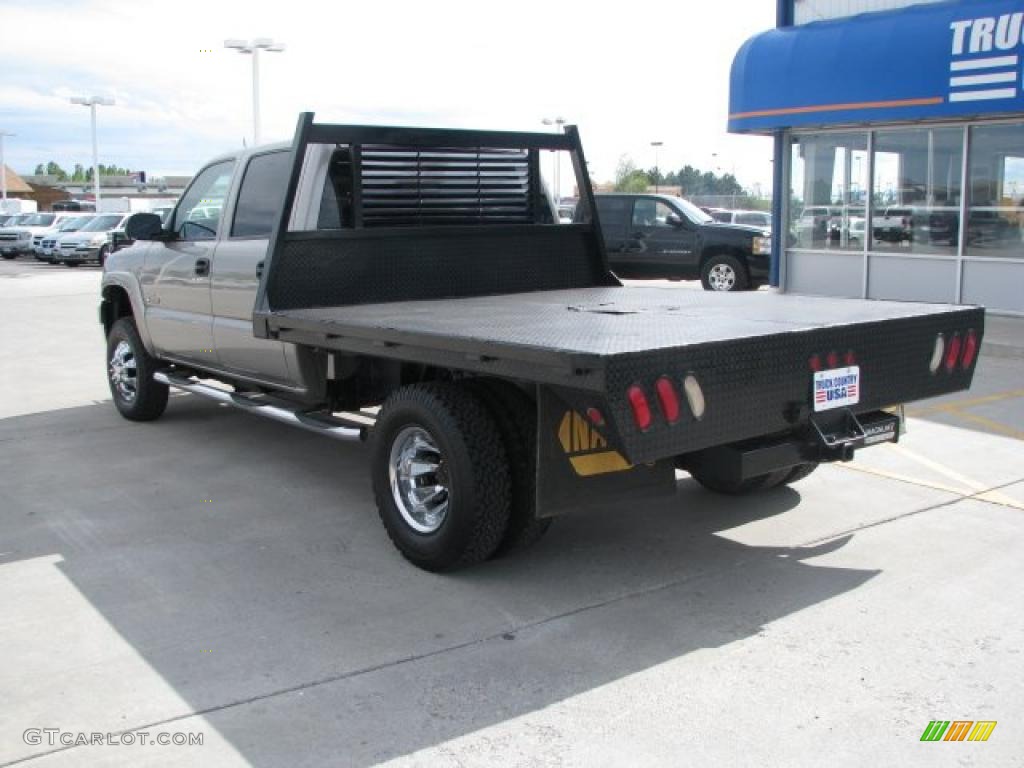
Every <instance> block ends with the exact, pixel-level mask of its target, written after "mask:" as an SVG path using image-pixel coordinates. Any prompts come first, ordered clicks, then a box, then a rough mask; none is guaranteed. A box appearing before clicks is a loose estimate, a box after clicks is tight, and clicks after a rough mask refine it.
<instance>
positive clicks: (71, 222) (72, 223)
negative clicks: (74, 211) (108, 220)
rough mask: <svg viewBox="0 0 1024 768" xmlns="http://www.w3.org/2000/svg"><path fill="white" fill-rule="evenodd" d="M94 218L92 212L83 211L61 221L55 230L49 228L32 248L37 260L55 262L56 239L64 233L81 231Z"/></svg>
mask: <svg viewBox="0 0 1024 768" xmlns="http://www.w3.org/2000/svg"><path fill="white" fill-rule="evenodd" d="M94 218H96V217H95V215H94V214H92V213H83V214H82V215H80V216H75V217H74V218H69V219H65V220H64V221H62V222H61V223H60V224H59V225H58V227H57V228H56V229H55V230H49V232H48V234H45V235H43V236H42V238H41V239H40V240H39V245H38V246H35V247H34V248H33V250H34V251H35V254H36V258H37V259H38V260H39V261H45V262H47V263H49V264H53V263H54V262H55V259H54V253H55V252H56V251H57V241H58V240H59V239H60V238H61V237H63V236H64V235H69V234H71V233H72V232H79V231H81V229H82V227H84V226H86V225H87V224H88V223H89V222H90V221H92V220H93V219H94Z"/></svg>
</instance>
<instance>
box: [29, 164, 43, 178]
mask: <svg viewBox="0 0 1024 768" xmlns="http://www.w3.org/2000/svg"><path fill="white" fill-rule="evenodd" d="M32 173H33V174H35V175H36V176H42V175H43V174H44V173H46V166H45V165H43V164H42V163H40V164H39V165H37V166H36V169H35V170H34V171H32Z"/></svg>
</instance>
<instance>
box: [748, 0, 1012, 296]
mask: <svg viewBox="0 0 1024 768" xmlns="http://www.w3.org/2000/svg"><path fill="white" fill-rule="evenodd" d="M1022 26H1024V5H1022V3H1021V0H1000V1H998V2H995V1H991V0H975V1H974V2H969V1H967V0H956V1H955V2H949V1H948V0H947V1H946V2H927V1H925V2H921V1H920V0H919V1H918V2H900V1H899V0H778V9H777V27H776V28H775V29H772V30H769V31H766V32H763V33H761V34H760V35H757V36H756V37H754V38H752V39H751V40H749V41H748V42H747V43H746V44H745V45H744V46H743V47H742V48H741V49H740V50H739V52H738V53H737V54H736V58H735V60H734V62H733V67H732V75H731V84H730V103H729V130H730V131H731V132H735V133H751V134H762V135H771V136H774V137H775V155H774V161H773V163H774V197H775V200H776V205H775V210H774V225H773V228H772V232H773V248H774V253H775V254H776V255H777V258H776V263H775V265H774V269H773V283H775V284H777V285H779V286H780V287H781V288H782V289H783V290H786V291H789V292H794V293H806V294H817V295H828V296H849V297H864V298H873V299H899V300H912V301H928V302H950V303H963V304H981V305H984V306H986V307H988V308H989V309H990V310H991V311H993V312H1000V313H1007V314H1018V315H1020V314H1024V83H1022V62H1024V29H1022Z"/></svg>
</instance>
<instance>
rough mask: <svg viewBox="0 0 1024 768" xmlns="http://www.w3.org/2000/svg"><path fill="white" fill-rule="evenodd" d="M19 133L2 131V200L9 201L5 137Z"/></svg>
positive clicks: (0, 191)
mask: <svg viewBox="0 0 1024 768" xmlns="http://www.w3.org/2000/svg"><path fill="white" fill-rule="evenodd" d="M16 135H17V134H14V133H8V132H7V131H0V200H3V201H5V202H6V201H7V162H6V161H5V160H4V137H5V136H16Z"/></svg>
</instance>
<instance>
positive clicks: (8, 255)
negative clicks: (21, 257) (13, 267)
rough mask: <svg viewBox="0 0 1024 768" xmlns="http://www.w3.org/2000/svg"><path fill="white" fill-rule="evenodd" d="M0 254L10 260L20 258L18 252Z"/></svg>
mask: <svg viewBox="0 0 1024 768" xmlns="http://www.w3.org/2000/svg"><path fill="white" fill-rule="evenodd" d="M0 256H3V257H4V258H5V259H7V260H8V261H11V260H13V259H16V258H18V254H16V253H0Z"/></svg>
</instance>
